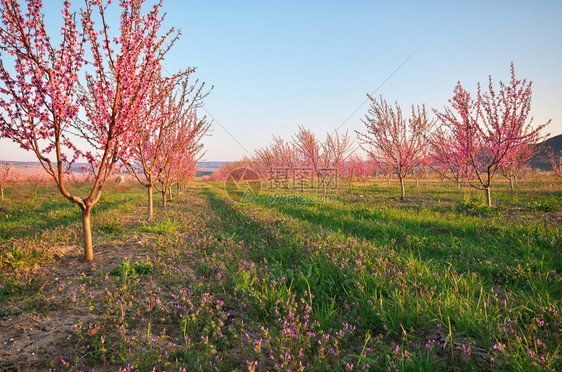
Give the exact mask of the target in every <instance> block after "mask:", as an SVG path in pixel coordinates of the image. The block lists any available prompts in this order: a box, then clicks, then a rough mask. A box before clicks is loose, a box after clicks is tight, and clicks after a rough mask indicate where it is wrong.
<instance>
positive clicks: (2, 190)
mask: <svg viewBox="0 0 562 372" xmlns="http://www.w3.org/2000/svg"><path fill="white" fill-rule="evenodd" d="M0 190H1V192H2V201H4V186H1V187H0Z"/></svg>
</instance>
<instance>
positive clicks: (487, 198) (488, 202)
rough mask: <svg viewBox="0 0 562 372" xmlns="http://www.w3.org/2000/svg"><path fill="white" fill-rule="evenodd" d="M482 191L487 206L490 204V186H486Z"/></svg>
mask: <svg viewBox="0 0 562 372" xmlns="http://www.w3.org/2000/svg"><path fill="white" fill-rule="evenodd" d="M484 192H485V193H486V204H487V205H488V207H491V206H492V196H491V194H490V186H488V187H486V188H485V189H484Z"/></svg>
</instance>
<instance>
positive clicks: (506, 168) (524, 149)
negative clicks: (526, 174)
mask: <svg viewBox="0 0 562 372" xmlns="http://www.w3.org/2000/svg"><path fill="white" fill-rule="evenodd" d="M537 152H538V146H537V144H535V143H524V144H522V145H521V146H520V147H519V149H517V150H516V151H514V152H513V156H512V157H511V159H509V160H508V161H507V162H505V164H504V165H502V166H501V167H500V169H499V172H500V174H501V175H502V176H504V177H505V178H507V179H508V180H509V188H510V189H511V191H513V189H514V187H515V185H517V180H518V178H519V176H520V174H521V172H522V170H523V166H524V165H525V163H527V162H528V161H529V160H530V159H531V158H532V157H533V156H535V154H537Z"/></svg>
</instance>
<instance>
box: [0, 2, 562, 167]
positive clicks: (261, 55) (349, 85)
mask: <svg viewBox="0 0 562 372" xmlns="http://www.w3.org/2000/svg"><path fill="white" fill-rule="evenodd" d="M46 3H47V5H46V7H47V16H48V18H47V19H48V21H49V20H51V18H52V16H53V15H56V14H57V12H58V7H55V6H54V4H55V3H58V1H46ZM75 3H76V4H79V2H75ZM164 9H165V11H167V13H168V16H167V18H166V24H167V25H168V26H176V27H179V28H181V30H182V32H183V36H182V37H181V39H180V41H179V42H178V44H177V45H176V46H175V47H174V49H173V50H172V52H171V53H170V55H169V56H168V60H167V62H166V68H167V70H169V71H170V72H173V71H175V70H178V69H181V68H184V67H186V66H197V67H198V70H197V73H196V77H198V78H199V79H200V80H202V81H205V82H206V83H207V84H209V85H214V87H215V88H214V90H213V91H212V93H211V94H210V96H209V97H208V99H207V101H206V102H207V103H206V106H205V109H206V111H207V112H208V114H209V115H212V116H213V117H214V118H215V119H216V122H215V123H214V125H213V133H212V136H210V137H207V138H205V141H204V142H205V146H206V148H207V154H206V155H205V159H206V160H213V161H215V160H235V159H239V158H240V157H242V156H243V155H244V154H245V151H246V150H248V151H252V150H253V149H255V148H258V147H261V146H264V145H266V144H268V143H269V142H270V140H271V137H272V135H279V136H281V137H284V138H290V137H291V135H292V134H294V133H295V132H296V131H297V128H298V126H299V125H303V126H304V127H306V128H309V129H311V130H313V131H314V132H315V133H316V134H318V135H319V136H324V135H325V133H326V132H332V131H333V130H334V129H335V128H337V127H339V126H340V125H342V123H343V122H344V121H345V120H346V119H347V118H348V117H349V116H350V114H352V113H353V112H354V111H355V110H356V109H357V108H358V107H359V106H360V105H361V104H362V103H363V102H364V101H365V98H366V94H367V93H373V92H374V91H375V89H376V88H377V87H378V86H379V85H380V84H381V83H382V82H383V81H385V80H386V79H387V78H388V77H389V75H391V74H392V73H393V72H394V71H395V70H396V69H397V68H398V66H400V65H401V64H402V63H403V62H404V61H405V60H406V59H407V58H408V57H410V58H409V59H408V60H407V62H406V63H404V64H403V66H402V67H401V68H400V69H399V70H398V71H396V73H395V74H394V75H393V76H392V77H390V79H388V81H386V83H385V84H384V85H383V86H382V87H381V88H380V89H379V90H378V91H377V92H376V93H375V94H376V95H377V96H378V95H382V96H383V97H384V98H386V99H387V100H389V101H397V102H398V103H399V104H400V105H402V106H403V107H406V108H407V107H409V106H410V105H412V104H426V106H427V107H428V108H438V109H440V108H442V107H443V106H444V105H446V104H447V100H448V99H449V98H450V97H451V96H452V93H453V88H454V86H455V84H456V82H457V81H459V80H460V81H461V82H462V83H463V85H464V86H465V87H466V88H467V89H469V90H471V91H474V90H475V89H476V83H477V82H479V81H480V82H482V83H486V82H487V79H488V76H489V75H492V78H493V79H494V81H496V82H497V81H499V80H508V79H509V65H510V62H511V61H513V62H514V63H515V68H516V73H517V76H518V77H520V78H526V79H527V80H529V81H533V109H532V115H533V116H534V118H535V119H534V120H535V121H534V122H535V123H536V124H542V123H544V122H546V121H548V119H552V123H551V124H550V126H549V127H548V132H550V133H551V134H552V135H557V134H561V133H562V67H561V66H562V63H561V62H562V48H561V47H560V46H561V45H562V24H561V23H560V22H559V20H560V17H561V16H562V2H561V1H532V2H530V1H462V2H461V1H392V2H389V1H306V0H301V1H292V0H289V1H282V2H271V1H214V0H206V1H186V0H164ZM367 109H368V105H367V104H365V105H363V106H361V107H360V108H359V110H358V111H357V112H356V113H355V114H354V115H353V116H351V118H349V120H348V121H347V122H345V124H344V125H343V126H342V127H341V130H349V131H350V132H353V131H354V130H360V131H361V130H363V128H364V125H363V124H362V123H361V117H362V116H363V115H364V114H365V113H366V111H367ZM231 136H232V137H234V138H235V139H233V138H232V137H231ZM237 142H238V143H237ZM0 159H7V160H20V159H21V160H24V159H25V160H33V157H32V156H31V154H29V155H27V154H25V152H22V151H21V150H19V149H17V146H13V145H10V144H9V142H8V141H7V140H2V141H0Z"/></svg>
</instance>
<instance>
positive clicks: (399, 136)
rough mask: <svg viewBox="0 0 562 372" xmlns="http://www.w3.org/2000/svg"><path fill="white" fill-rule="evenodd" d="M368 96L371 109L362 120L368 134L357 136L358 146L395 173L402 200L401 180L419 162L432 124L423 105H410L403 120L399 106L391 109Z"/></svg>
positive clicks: (384, 103) (402, 180)
mask: <svg viewBox="0 0 562 372" xmlns="http://www.w3.org/2000/svg"><path fill="white" fill-rule="evenodd" d="M368 97H369V99H370V100H371V107H370V108H369V111H368V113H367V115H365V119H363V123H364V124H365V126H366V127H367V133H366V134H363V133H359V132H358V133H357V134H358V137H359V141H360V144H361V146H362V147H363V149H364V150H365V151H367V152H368V153H369V155H370V156H371V157H373V158H374V159H377V160H378V161H380V162H381V163H382V164H384V165H385V166H387V167H389V168H391V169H393V170H394V172H395V173H396V175H397V176H398V179H399V180H400V188H401V196H400V199H401V200H404V198H405V193H406V191H405V186H404V179H405V178H406V176H407V175H408V174H409V173H411V171H412V169H413V167H414V166H415V165H416V164H417V163H418V162H419V161H420V158H421V156H422V154H423V150H424V148H425V146H426V144H427V135H428V132H429V130H430V128H431V126H432V124H433V123H432V121H431V120H429V119H428V118H427V115H426V112H425V106H421V107H420V106H418V107H417V108H415V107H413V106H412V115H411V117H409V118H405V117H404V116H403V114H402V109H401V108H400V106H399V105H398V104H396V108H393V107H392V106H391V105H389V104H388V103H387V102H386V101H385V100H384V99H383V98H382V97H381V98H380V100H376V99H374V98H372V97H371V96H368Z"/></svg>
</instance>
